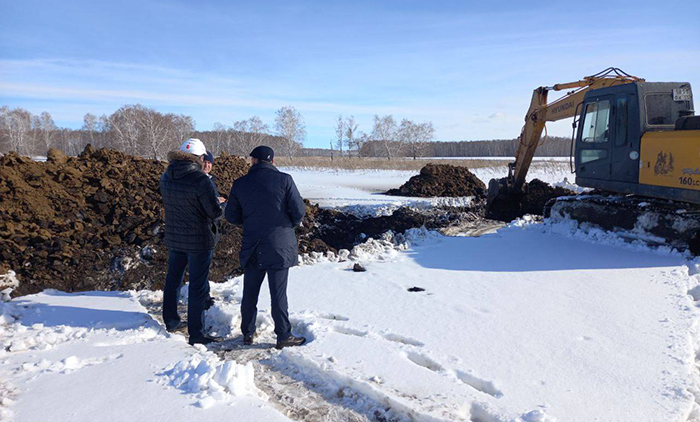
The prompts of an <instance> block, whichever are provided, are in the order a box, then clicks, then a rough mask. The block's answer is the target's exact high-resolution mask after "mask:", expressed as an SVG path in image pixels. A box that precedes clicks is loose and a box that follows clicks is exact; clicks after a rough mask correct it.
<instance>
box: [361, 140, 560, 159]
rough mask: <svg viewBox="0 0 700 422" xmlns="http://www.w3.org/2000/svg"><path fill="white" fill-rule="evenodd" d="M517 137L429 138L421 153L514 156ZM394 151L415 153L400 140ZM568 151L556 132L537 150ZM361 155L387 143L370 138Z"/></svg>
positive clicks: (381, 153) (375, 153)
mask: <svg viewBox="0 0 700 422" xmlns="http://www.w3.org/2000/svg"><path fill="white" fill-rule="evenodd" d="M518 142H519V140H518V139H517V138H514V139H498V140H491V141H439V142H438V141H432V142H427V143H425V144H423V145H422V146H421V151H422V152H423V154H421V155H419V156H423V157H514V156H515V151H516V150H517V148H518ZM393 148H394V150H395V151H397V152H398V154H399V155H400V156H403V157H413V156H414V154H412V152H411V151H410V150H408V149H405V148H404V146H403V145H402V144H401V143H400V142H395V143H394V145H393ZM570 151H571V139H570V138H565V137H559V136H549V137H547V138H546V139H543V142H542V143H541V145H540V146H539V147H537V151H536V152H535V155H536V156H539V157H568V156H569V154H570ZM360 156H362V157H384V158H386V157H387V153H386V143H385V142H381V141H369V142H367V143H366V144H365V145H363V147H362V150H361V151H360Z"/></svg>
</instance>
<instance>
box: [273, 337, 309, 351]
mask: <svg viewBox="0 0 700 422" xmlns="http://www.w3.org/2000/svg"><path fill="white" fill-rule="evenodd" d="M304 343H306V337H294V336H293V335H292V336H289V338H288V339H287V340H281V341H280V340H277V344H276V345H275V348H276V349H283V348H285V347H291V346H301V345H302V344H304Z"/></svg>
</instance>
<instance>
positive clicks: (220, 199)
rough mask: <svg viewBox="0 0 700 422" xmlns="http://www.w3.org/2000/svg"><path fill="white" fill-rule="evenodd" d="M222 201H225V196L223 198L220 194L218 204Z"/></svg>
mask: <svg viewBox="0 0 700 422" xmlns="http://www.w3.org/2000/svg"><path fill="white" fill-rule="evenodd" d="M224 202H226V198H224V197H223V196H220V197H219V203H220V204H223V203H224Z"/></svg>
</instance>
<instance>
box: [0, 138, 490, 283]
mask: <svg viewBox="0 0 700 422" xmlns="http://www.w3.org/2000/svg"><path fill="white" fill-rule="evenodd" d="M166 167H167V164H166V163H164V162H160V161H156V160H149V159H144V158H139V157H134V156H131V155H128V154H124V153H121V152H118V151H114V150H109V149H99V150H95V149H93V148H92V147H91V146H89V145H88V146H87V147H86V148H85V150H84V151H83V152H82V153H81V154H80V156H78V157H67V156H65V155H64V154H63V153H62V152H61V151H59V150H50V151H49V152H48V154H47V161H46V162H44V163H42V162H35V161H33V160H31V159H30V158H27V157H22V156H19V155H17V154H14V153H10V154H7V155H5V156H2V157H0V275H2V274H5V273H7V271H8V270H14V271H15V272H16V273H17V278H18V279H19V281H20V285H19V287H18V288H17V289H15V290H14V291H13V293H12V294H13V296H21V295H25V294H31V293H36V292H39V291H42V290H44V289H47V288H54V289H58V290H63V291H68V292H72V291H82V290H130V289H136V290H138V289H151V290H157V289H161V288H162V286H163V283H164V281H165V275H166V272H167V260H168V249H167V248H166V246H165V244H164V239H163V238H164V213H163V205H162V198H161V195H160V192H159V181H160V177H161V175H162V173H163V172H164V171H165V169H166ZM247 171H248V165H247V164H246V162H245V161H244V160H243V159H241V158H239V157H236V156H228V155H223V156H221V157H219V158H217V160H216V163H215V166H214V171H213V173H214V174H215V175H216V176H217V184H218V189H219V192H220V194H221V195H222V196H225V195H226V194H227V193H228V192H229V190H230V188H231V185H232V184H233V181H234V180H235V179H236V178H238V177H240V176H242V175H243V174H245V173H246V172H247ZM470 174H471V173H470ZM459 195H463V193H460V194H459ZM306 204H307V214H306V216H305V218H304V221H303V224H302V227H299V228H297V234H298V237H299V252H300V253H302V254H303V253H310V252H322V253H325V252H327V251H333V252H337V251H338V250H339V249H351V248H352V247H353V246H355V245H356V244H358V243H360V242H362V241H364V240H366V239H367V238H368V237H374V238H377V237H378V236H379V235H381V234H382V233H384V232H386V231H387V230H393V231H394V232H397V233H401V232H404V231H405V230H407V229H409V228H413V227H420V226H423V225H425V226H426V227H428V228H437V227H444V226H446V225H449V224H450V223H451V222H452V221H453V220H455V219H457V218H463V217H464V216H465V215H467V217H468V218H472V216H473V215H474V216H476V214H473V212H474V210H473V209H469V210H467V209H464V210H461V209H450V210H445V209H435V210H428V211H421V212H417V211H415V210H411V209H408V208H401V209H399V210H397V211H396V212H394V214H393V215H391V216H381V217H374V218H364V219H363V218H360V217H357V216H354V215H351V214H344V213H342V212H338V211H334V210H328V209H321V208H319V207H318V206H317V205H312V204H310V203H309V202H308V201H306ZM477 212H479V211H477ZM481 214H483V213H481ZM475 218H476V217H475ZM220 229H221V239H220V242H219V244H218V245H217V248H216V250H215V252H214V259H213V260H212V264H211V270H210V280H212V281H224V280H226V279H227V278H229V277H230V276H232V275H237V274H240V273H241V270H240V268H239V265H240V263H239V260H238V252H239V251H240V246H241V238H242V229H241V228H240V227H236V226H233V225H231V224H229V223H228V222H226V221H225V220H222V221H221V226H220Z"/></svg>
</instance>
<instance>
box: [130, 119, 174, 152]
mask: <svg viewBox="0 0 700 422" xmlns="http://www.w3.org/2000/svg"><path fill="white" fill-rule="evenodd" d="M137 118H138V125H139V126H140V130H141V133H142V135H143V141H144V143H145V146H146V147H147V148H148V151H150V154H151V157H152V158H153V159H154V160H162V159H163V158H165V155H166V154H167V153H168V151H169V150H170V148H169V145H168V144H169V143H172V142H173V139H174V137H175V136H176V135H175V134H176V130H177V128H176V121H175V120H176V116H175V115H173V114H166V115H163V114H161V113H158V112H157V111H155V110H153V109H151V108H144V109H142V110H140V111H139V113H138V114H137Z"/></svg>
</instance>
